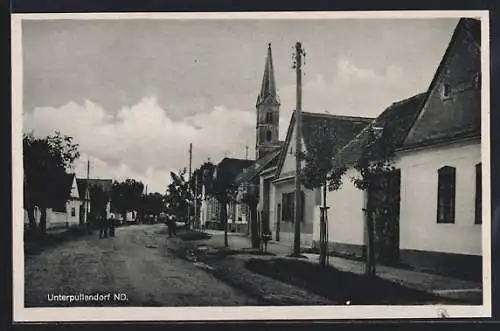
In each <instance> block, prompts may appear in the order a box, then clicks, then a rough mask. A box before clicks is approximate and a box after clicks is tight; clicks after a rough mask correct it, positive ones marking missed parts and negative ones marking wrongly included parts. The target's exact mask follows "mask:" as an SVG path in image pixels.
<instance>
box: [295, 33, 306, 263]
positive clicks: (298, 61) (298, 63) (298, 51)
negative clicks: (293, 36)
mask: <svg viewBox="0 0 500 331" xmlns="http://www.w3.org/2000/svg"><path fill="white" fill-rule="evenodd" d="M302 55H304V50H303V49H302V45H301V43H300V42H297V43H296V44H295V69H296V73H297V106H296V108H295V215H294V216H295V217H294V218H295V219H294V221H295V236H294V246H293V255H295V256H298V255H300V221H301V218H302V217H301V216H302V213H301V210H302V206H301V202H302V201H301V200H302V199H301V197H302V195H301V192H300V168H301V166H300V163H301V158H300V152H301V151H302V148H301V142H302V135H301V133H302V132H301V130H302V128H301V127H302V126H301V121H302V118H301V117H302V114H301V112H302Z"/></svg>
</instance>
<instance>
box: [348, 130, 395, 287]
mask: <svg viewBox="0 0 500 331" xmlns="http://www.w3.org/2000/svg"><path fill="white" fill-rule="evenodd" d="M364 137H365V138H364V140H363V142H362V151H361V155H360V157H359V158H358V160H357V161H356V162H355V165H354V168H355V169H356V170H357V172H358V175H357V176H353V177H352V178H351V180H352V182H353V183H354V186H355V187H356V188H358V189H359V190H362V191H365V192H367V193H368V197H369V198H368V199H367V204H366V208H364V209H363V210H364V212H365V222H366V229H367V234H368V235H367V239H368V245H367V246H368V247H367V254H366V273H367V275H368V276H370V277H374V276H375V275H376V255H375V242H376V233H377V232H376V229H375V226H376V224H375V220H376V219H377V218H378V217H379V216H380V215H384V214H385V213H386V210H387V207H388V205H390V202H389V201H387V200H388V199H390V197H389V196H388V195H387V194H385V192H386V189H387V181H386V178H387V176H386V175H387V174H389V173H391V172H392V171H394V170H395V167H394V162H393V156H394V147H393V146H394V144H393V142H392V141H391V134H390V132H389V130H387V129H384V128H383V127H382V126H374V125H371V126H369V127H368V129H367V131H366V133H365V134H364ZM375 195H378V196H379V197H380V199H371V198H370V196H375ZM377 200H378V201H382V203H376V202H375V201H377Z"/></svg>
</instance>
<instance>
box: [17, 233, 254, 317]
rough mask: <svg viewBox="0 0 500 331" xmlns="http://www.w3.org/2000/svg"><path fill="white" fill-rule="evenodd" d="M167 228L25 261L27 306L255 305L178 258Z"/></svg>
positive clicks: (71, 244)
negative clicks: (173, 251) (171, 248)
mask: <svg viewBox="0 0 500 331" xmlns="http://www.w3.org/2000/svg"><path fill="white" fill-rule="evenodd" d="M166 233H167V231H166V227H165V225H163V224H156V225H132V226H124V227H119V228H117V229H116V237H114V238H107V239H99V238H98V235H97V234H94V235H89V236H84V237H81V238H78V239H75V240H73V241H68V242H65V243H63V244H61V245H59V246H56V247H54V248H50V249H47V250H46V251H43V252H41V253H39V254H37V255H27V256H26V257H25V306H26V307H49V306H136V307H140V306H235V305H255V304H258V303H257V302H256V301H255V299H253V298H250V297H248V296H247V295H246V294H244V293H242V292H239V291H238V290H236V289H234V288H232V287H230V286H229V285H227V284H225V283H223V282H221V281H220V280H218V279H216V278H215V277H214V276H212V275H211V274H210V273H209V272H207V271H206V270H203V269H202V268H200V267H199V266H197V265H196V264H193V263H192V262H189V261H187V260H184V259H181V258H179V257H178V256H176V255H175V254H173V253H172V252H171V251H170V250H169V247H173V246H175V245H176V243H177V244H178V243H179V239H169V238H168V235H167V234H166Z"/></svg>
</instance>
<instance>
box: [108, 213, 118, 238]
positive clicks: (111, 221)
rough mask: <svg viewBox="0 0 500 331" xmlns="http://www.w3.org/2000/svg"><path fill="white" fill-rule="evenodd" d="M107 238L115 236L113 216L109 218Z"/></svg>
mask: <svg viewBox="0 0 500 331" xmlns="http://www.w3.org/2000/svg"><path fill="white" fill-rule="evenodd" d="M108 222H109V236H110V237H114V236H115V226H116V224H115V217H114V214H111V215H110V217H109V221H108Z"/></svg>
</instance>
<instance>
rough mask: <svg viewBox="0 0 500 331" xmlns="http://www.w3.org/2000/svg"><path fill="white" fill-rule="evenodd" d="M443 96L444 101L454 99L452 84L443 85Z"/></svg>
mask: <svg viewBox="0 0 500 331" xmlns="http://www.w3.org/2000/svg"><path fill="white" fill-rule="evenodd" d="M447 92H448V93H447ZM441 96H442V97H443V99H444V100H447V99H450V98H451V97H452V90H451V84H449V83H443V86H442V90H441Z"/></svg>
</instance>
